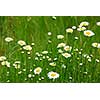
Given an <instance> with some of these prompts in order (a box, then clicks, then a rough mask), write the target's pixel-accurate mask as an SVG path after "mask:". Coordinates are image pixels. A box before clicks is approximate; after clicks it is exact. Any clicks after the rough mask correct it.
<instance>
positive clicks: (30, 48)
mask: <svg viewBox="0 0 100 100" xmlns="http://www.w3.org/2000/svg"><path fill="white" fill-rule="evenodd" d="M23 49H25V50H29V51H30V50H32V47H31V46H30V45H26V46H24V47H23Z"/></svg>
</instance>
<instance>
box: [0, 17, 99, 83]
mask: <svg viewBox="0 0 100 100" xmlns="http://www.w3.org/2000/svg"><path fill="white" fill-rule="evenodd" d="M0 82H1V83H99V82H100V17H99V16H56V17H55V16H1V17H0Z"/></svg>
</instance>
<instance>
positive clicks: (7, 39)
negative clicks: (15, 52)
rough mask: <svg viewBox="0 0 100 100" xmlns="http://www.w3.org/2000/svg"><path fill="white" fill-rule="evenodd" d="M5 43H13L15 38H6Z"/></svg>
mask: <svg viewBox="0 0 100 100" xmlns="http://www.w3.org/2000/svg"><path fill="white" fill-rule="evenodd" d="M5 41H6V42H11V41H13V38H11V37H6V38H5Z"/></svg>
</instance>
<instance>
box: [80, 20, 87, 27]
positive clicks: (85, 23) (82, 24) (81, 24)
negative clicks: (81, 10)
mask: <svg viewBox="0 0 100 100" xmlns="http://www.w3.org/2000/svg"><path fill="white" fill-rule="evenodd" d="M88 25H89V22H86V21H84V22H81V23H80V25H79V27H83V26H88Z"/></svg>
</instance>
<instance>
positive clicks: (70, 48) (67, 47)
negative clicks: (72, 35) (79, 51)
mask: <svg viewBox="0 0 100 100" xmlns="http://www.w3.org/2000/svg"><path fill="white" fill-rule="evenodd" d="M64 50H65V51H71V50H72V47H71V46H65V47H64Z"/></svg>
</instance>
